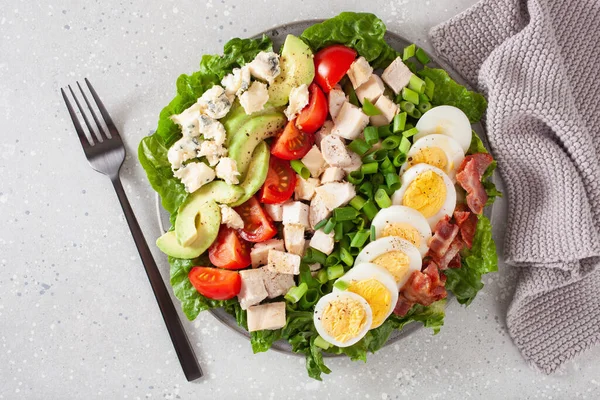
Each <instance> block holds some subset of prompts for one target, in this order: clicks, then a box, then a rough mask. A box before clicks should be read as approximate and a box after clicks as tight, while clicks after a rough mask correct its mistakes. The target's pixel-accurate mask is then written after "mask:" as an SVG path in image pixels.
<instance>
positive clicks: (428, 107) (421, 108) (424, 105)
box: [417, 101, 431, 113]
mask: <svg viewBox="0 0 600 400" xmlns="http://www.w3.org/2000/svg"><path fill="white" fill-rule="evenodd" d="M417 108H418V110H419V111H421V112H422V113H426V112H427V111H429V110H431V103H430V102H428V101H421V102H420V103H419V105H418V106H417Z"/></svg>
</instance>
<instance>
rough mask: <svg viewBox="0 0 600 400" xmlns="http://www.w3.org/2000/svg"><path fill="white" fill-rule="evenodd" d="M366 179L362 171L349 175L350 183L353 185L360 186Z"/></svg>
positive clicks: (358, 170)
mask: <svg viewBox="0 0 600 400" xmlns="http://www.w3.org/2000/svg"><path fill="white" fill-rule="evenodd" d="M363 179H365V174H363V172H362V171H361V170H360V169H357V170H356V171H352V172H350V173H349V174H348V182H350V183H351V184H353V185H360V183H361V182H362V181H363Z"/></svg>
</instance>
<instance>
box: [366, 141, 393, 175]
mask: <svg viewBox="0 0 600 400" xmlns="http://www.w3.org/2000/svg"><path fill="white" fill-rule="evenodd" d="M386 140H387V139H386ZM378 166H379V164H377V163H376V162H372V163H368V164H363V165H361V167H360V170H361V171H362V173H363V174H365V175H371V174H374V173H376V172H377V167H378Z"/></svg>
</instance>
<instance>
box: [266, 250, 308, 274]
mask: <svg viewBox="0 0 600 400" xmlns="http://www.w3.org/2000/svg"><path fill="white" fill-rule="evenodd" d="M300 261H301V258H300V256H299V255H297V254H291V253H286V252H283V251H279V250H269V256H268V261H267V266H266V267H264V268H266V269H267V270H269V271H274V272H279V273H280V274H292V275H298V274H299V273H300Z"/></svg>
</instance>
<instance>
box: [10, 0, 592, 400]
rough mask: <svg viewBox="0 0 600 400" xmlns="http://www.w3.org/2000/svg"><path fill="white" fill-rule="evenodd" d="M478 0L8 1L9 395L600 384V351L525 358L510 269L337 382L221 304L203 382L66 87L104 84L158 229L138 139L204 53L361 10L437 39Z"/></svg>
mask: <svg viewBox="0 0 600 400" xmlns="http://www.w3.org/2000/svg"><path fill="white" fill-rule="evenodd" d="M473 2H474V1H473V0H453V1H447V2H442V1H440V0H437V1H435V0H431V1H424V0H410V1H408V0H396V1H389V0H383V1H379V0H375V1H370V2H341V1H330V2H327V1H322V0H310V1H309V0H305V1H303V2H289V3H288V4H286V5H285V6H283V5H281V4H283V2H281V3H279V4H278V3H277V2H267V1H264V2H263V1H247V2H243V3H242V2H241V1H238V2H232V1H230V0H227V1H224V0H208V1H207V0H203V1H180V2H171V1H154V0H152V1H145V2H133V1H132V2H121V1H114V0H107V1H102V2H99V1H94V2H91V1H85V2H84V1H63V2H58V1H56V2H54V3H55V4H54V5H48V4H42V3H43V2H39V3H40V4H36V3H38V2H33V1H14V0H6V1H3V2H2V3H0V124H1V126H2V130H1V132H0V176H1V178H0V271H1V272H2V273H1V274H0V399H20V398H26V399H39V398H49V399H69V398H72V399H75V398H101V399H118V398H126V399H127V398H130V399H141V398H165V399H173V398H201V399H203V398H219V399H220V398H223V399H235V398H261V399H280V398H288V397H289V398H301V399H309V398H319V399H322V398H340V399H342V398H372V399H389V398H401V397H410V398H423V399H430V398H431V399H433V398H442V397H443V398H461V399H462V398H469V397H474V398H478V397H481V396H483V395H485V396H486V397H488V398H554V399H565V398H590V399H593V398H599V397H600V378H599V377H600V365H598V363H597V362H596V364H593V362H592V360H594V359H595V360H596V361H597V360H598V357H600V348H596V349H594V350H592V351H591V352H589V353H587V354H585V355H583V356H582V357H580V358H578V359H576V360H575V361H574V362H570V363H568V364H567V365H566V366H565V367H564V368H563V369H562V370H561V371H559V372H558V373H557V374H555V375H553V376H545V375H542V374H540V373H538V372H536V371H534V370H532V369H530V368H529V367H528V366H527V365H526V364H525V363H524V362H523V360H522V359H521V357H520V355H519V353H518V352H517V350H516V349H515V347H514V346H513V345H512V343H511V340H510V337H509V336H508V335H507V332H506V326H505V322H504V315H505V312H506V308H507V307H508V303H509V300H510V297H511V294H512V291H513V287H514V286H513V282H514V278H515V272H514V271H513V270H511V269H510V268H508V267H505V266H501V269H500V272H499V273H498V274H495V275H493V276H489V277H486V278H485V283H486V287H485V288H484V290H483V291H482V292H481V293H480V295H479V296H478V298H477V299H476V301H475V302H474V303H473V304H472V305H471V306H470V307H469V308H468V309H465V308H462V307H459V306H458V305H456V304H454V306H452V307H451V308H450V309H449V310H448V312H447V318H446V325H445V326H444V328H443V330H442V332H441V334H439V335H437V336H432V335H431V334H430V332H429V331H426V330H421V331H419V332H417V333H415V334H414V335H413V336H411V337H410V339H408V340H404V341H401V342H399V343H396V344H394V345H391V346H389V347H387V348H385V349H384V350H382V351H380V352H379V353H377V354H374V355H371V356H370V357H369V362H368V363H367V364H363V363H354V362H350V361H349V360H347V359H330V360H328V364H329V366H330V367H331V369H332V370H333V373H332V374H331V375H329V376H325V380H324V382H317V381H313V380H311V379H310V378H308V377H307V376H306V372H305V369H304V360H303V359H302V358H299V357H295V356H287V355H282V354H279V353H275V352H269V353H264V354H258V355H253V354H252V351H251V349H250V346H249V343H248V342H247V341H246V340H245V339H243V338H241V337H240V336H238V335H237V334H235V333H233V332H231V331H229V330H228V329H227V328H225V327H224V326H222V325H220V324H219V322H217V321H216V320H215V319H214V318H213V317H212V316H211V315H210V314H203V315H201V316H200V317H199V318H198V319H197V320H196V321H194V322H187V321H186V322H185V325H186V328H187V331H188V334H189V336H190V340H191V342H192V343H193V344H194V347H195V349H196V352H197V355H198V358H199V360H200V362H201V364H202V366H203V368H204V371H205V373H206V376H205V377H204V378H203V379H202V380H199V381H197V382H194V383H188V382H186V381H185V379H184V377H183V374H182V372H181V369H180V367H179V364H178V361H177V357H176V355H175V353H174V351H173V348H172V346H171V342H170V340H169V337H168V334H167V332H166V330H165V328H164V325H163V322H162V319H161V316H160V313H159V312H158V308H157V306H156V302H155V300H154V297H153V295H152V292H151V290H150V286H149V285H148V282H147V279H146V276H145V273H144V271H143V268H142V266H141V263H140V260H139V257H138V254H137V251H136V249H135V246H134V244H133V241H132V240H131V238H130V234H129V230H128V228H127V224H126V223H125V220H124V218H123V217H122V215H121V209H120V206H119V204H118V202H117V200H116V197H115V194H114V192H113V189H112V187H111V185H110V183H109V181H108V180H107V179H106V178H104V177H103V176H101V175H99V174H97V173H96V172H94V171H92V169H91V168H89V167H88V166H87V164H86V162H85V160H84V158H83V154H82V152H81V149H80V148H79V144H78V141H77V139H76V136H75V134H74V131H73V128H72V125H71V121H70V120H69V119H68V116H67V114H66V110H65V108H64V105H63V104H62V100H61V98H60V96H59V92H58V89H59V87H60V86H64V85H66V84H67V83H73V82H74V81H75V80H76V79H81V78H83V77H84V76H87V77H89V78H90V79H91V80H92V82H93V83H94V85H95V86H96V88H97V89H98V91H99V92H100V94H101V96H102V98H103V99H104V102H105V104H107V106H108V107H109V109H110V111H111V114H112V115H113V119H114V120H115V121H116V123H117V125H118V127H119V128H120V130H121V133H122V135H123V136H124V140H125V143H126V147H127V151H128V154H129V156H128V158H127V160H126V162H125V165H124V167H123V169H122V172H121V176H122V178H123V181H124V185H125V188H126V191H127V193H128V196H129V198H130V200H131V202H132V205H133V208H134V210H135V212H136V214H137V216H138V219H139V221H140V223H141V225H142V228H143V229H144V232H145V234H146V236H147V238H148V240H149V241H153V240H154V238H155V237H156V236H158V235H159V228H158V224H157V221H156V217H155V208H154V193H153V191H152V190H151V188H150V186H149V185H148V183H147V181H146V179H145V176H144V172H143V170H142V168H141V167H140V166H139V165H138V163H137V160H136V157H135V154H136V148H137V144H138V142H139V141H140V139H141V138H142V137H143V136H144V135H147V134H148V133H149V132H150V131H151V130H152V129H153V127H154V124H155V121H156V118H157V115H158V112H159V111H160V109H161V107H162V106H163V105H164V104H166V103H167V102H168V101H169V99H170V98H171V97H172V95H173V93H174V82H175V79H176V77H177V76H178V75H179V74H180V73H182V72H189V71H193V70H195V67H196V65H197V63H198V61H199V58H200V55H201V54H204V53H207V52H209V53H212V52H219V51H220V48H221V47H222V45H223V43H224V42H225V41H227V40H228V39H229V38H231V37H233V36H249V35H252V34H254V33H257V32H259V31H262V30H265V29H268V28H270V27H273V26H274V25H277V24H280V23H283V22H288V21H294V20H300V19H308V18H324V17H328V16H333V15H335V14H336V13H338V12H339V11H342V10H344V9H356V10H359V9H360V10H365V11H370V12H376V13H377V14H379V15H380V16H382V17H383V19H384V20H385V22H386V23H387V24H388V28H389V29H390V30H392V31H394V32H397V33H399V34H401V35H404V36H405V37H407V38H408V39H412V40H414V41H416V42H417V43H418V44H420V45H422V46H424V47H425V48H428V43H427V37H426V33H427V31H428V29H429V28H430V27H431V26H433V25H435V24H437V23H438V22H441V21H443V20H445V19H447V18H450V17H451V16H453V15H455V14H457V13H458V12H460V11H462V10H463V9H465V8H467V7H468V6H469V5H470V4H472V3H473ZM60 3H62V4H60ZM286 3H287V2H286ZM350 4H351V5H350ZM357 6H358V7H357ZM503 206H504V205H503V204H502V203H500V205H499V206H497V207H496V209H495V214H496V215H495V216H494V220H496V221H502V219H503V217H502V215H503V211H502V208H503ZM154 254H155V257H156V259H157V260H158V263H159V266H160V267H161V268H163V270H164V272H165V273H164V275H165V277H166V276H167V263H166V259H165V257H163V256H162V255H161V254H160V253H159V252H158V251H155V253H154Z"/></svg>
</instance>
